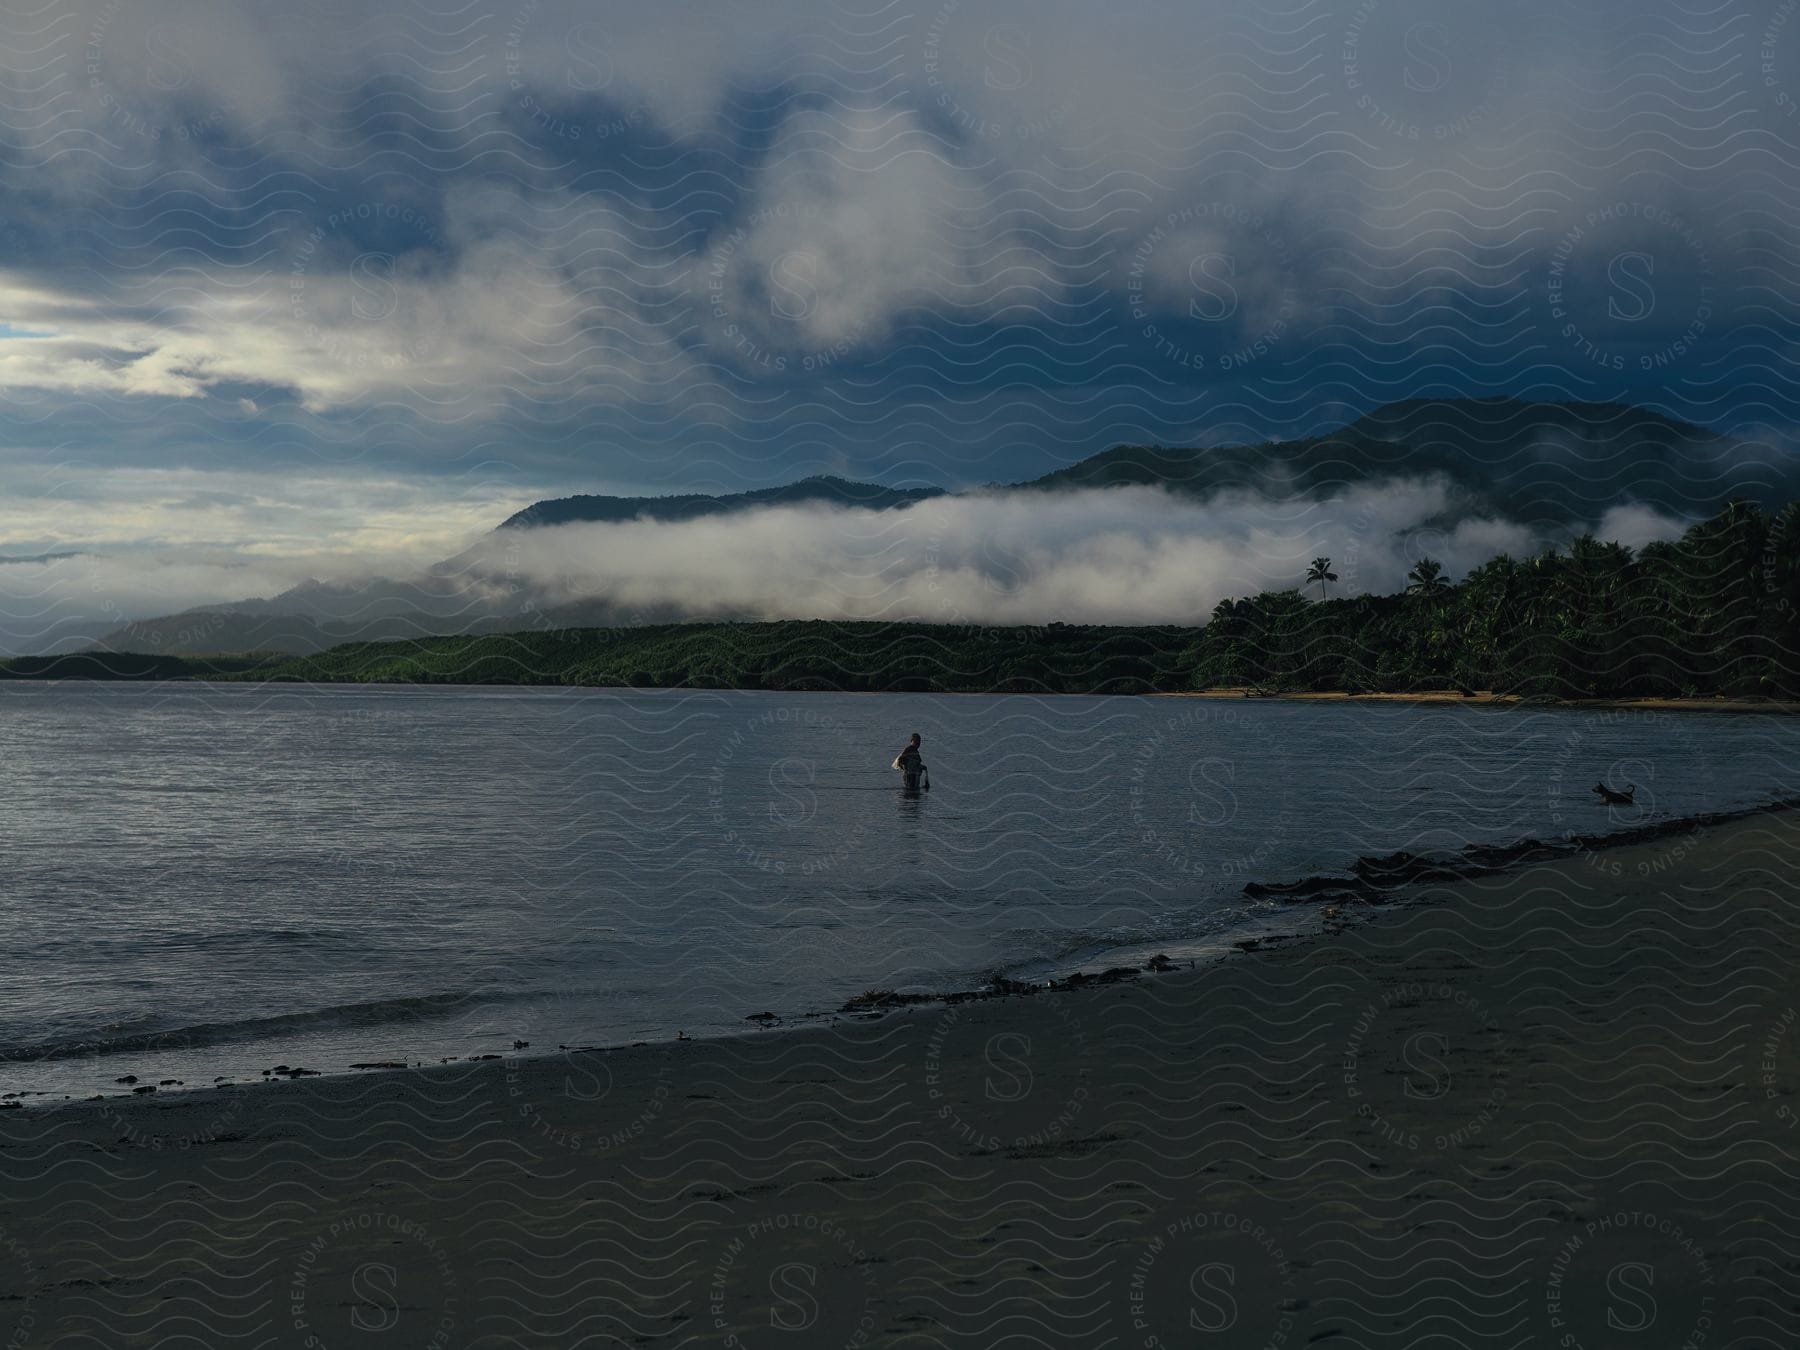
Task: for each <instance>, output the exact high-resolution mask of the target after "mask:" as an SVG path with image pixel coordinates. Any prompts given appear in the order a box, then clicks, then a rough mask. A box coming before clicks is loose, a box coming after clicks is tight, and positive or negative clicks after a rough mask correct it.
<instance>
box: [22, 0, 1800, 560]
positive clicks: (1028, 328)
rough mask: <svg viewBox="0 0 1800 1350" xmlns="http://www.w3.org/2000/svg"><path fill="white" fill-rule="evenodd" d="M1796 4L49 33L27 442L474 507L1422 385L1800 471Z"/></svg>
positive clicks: (368, 22) (121, 27)
mask: <svg viewBox="0 0 1800 1350" xmlns="http://www.w3.org/2000/svg"><path fill="white" fill-rule="evenodd" d="M1790 10H1791V6H1788V7H1785V8H1784V5H1783V4H1780V3H1777V4H1772V5H1768V6H1761V7H1758V6H1753V5H1745V6H1739V7H1727V8H1726V9H1723V10H1712V11H1707V12H1705V13H1704V14H1698V15H1696V14H1694V13H1691V12H1689V11H1686V10H1679V9H1677V8H1676V7H1674V6H1672V5H1652V6H1627V5H1623V4H1612V5H1607V6H1603V7H1599V8H1592V9H1588V10H1583V11H1580V12H1575V11H1571V10H1570V9H1569V8H1568V7H1566V6H1557V5H1553V4H1551V3H1549V2H1548V0H1531V2H1530V3H1528V4H1526V5H1524V6H1520V7H1506V8H1504V9H1502V8H1500V7H1494V6H1483V7H1477V6H1459V7H1445V6H1442V5H1440V4H1435V3H1427V2H1426V0H1339V2H1338V3H1329V4H1320V5H1312V6H1303V7H1301V8H1299V9H1279V10H1277V9H1274V8H1269V7H1258V6H1254V5H1247V4H1242V3H1233V4H1223V3H1215V4H1199V5H1195V4H1180V5H1177V4H1174V3H1163V2H1162V0H1155V2H1154V3H1145V4H1136V5H1132V6H1129V7H1126V8H1124V9H1120V8H1116V7H1114V8H1103V7H1100V6H1094V5H1091V4H1076V3H1072V2H1071V0H1061V2H1059V3H1056V4H1050V5H1045V4H1033V5H1025V4H1023V3H1021V2H1020V0H917V2H916V3H912V4H903V5H888V6H882V7H879V8H877V9H875V10H873V11H869V12H866V13H857V14H854V15H852V14H846V13H845V12H844V11H843V10H842V8H841V7H840V6H835V5H828V4H824V3H822V2H820V3H813V2H812V0H807V2H806V3H785V4H781V5H774V6H769V5H762V6H754V7H751V6H727V5H718V4H713V5H684V4H677V5H659V6H620V5H610V6H597V5H594V4H592V3H591V2H587V0H583V2H580V3H578V2H576V0H517V2H516V3H514V2H513V0H504V2H496V3H484V4H480V5H476V6H473V7H468V6H463V5H452V4H448V3H445V4H433V3H423V2H419V3H405V4H394V3H383V4H375V5H367V4H352V3H349V2H348V0H343V2H341V3H340V2H338V0H332V2H330V3H320V2H317V0H315V2H313V3H306V4H299V5H288V6H280V7H275V6H243V5H238V4H234V3H225V2H224V0H216V2H215V0H130V2H127V0H94V3H85V2H83V3H76V2H75V0H68V2H66V3H65V2H63V0H58V2H57V3H53V4H51V5H50V6H49V7H48V8H47V9H44V10H41V11H33V12H32V13H31V14H26V13H23V12H21V11H18V10H16V9H14V10H9V11H7V13H6V15H5V16H0V28H4V29H5V30H6V31H4V32H0V37H4V38H5V39H6V40H5V41H4V42H0V62H3V63H4V73H5V79H6V83H7V86H8V88H9V90H10V91H11V96H10V97H9V98H8V100H7V102H6V107H5V110H4V120H5V132H4V135H5V140H6V153H5V155H4V157H3V158H0V184H3V186H4V188H5V194H6V195H5V206H4V208H3V213H4V220H0V322H4V323H5V324H6V325H7V330H6V331H8V332H11V333H29V334H32V335H33V336H29V337H18V336H13V337H0V395H3V397H4V406H3V407H0V433H4V434H7V435H8V436H9V439H10V441H11V442H12V443H14V444H15V445H19V446H26V445H29V446H33V447H40V448H39V449H34V450H31V451H19V452H17V453H16V454H15V455H14V457H13V460H12V464H13V468H12V470H11V472H14V473H15V474H16V473H18V472H21V471H22V470H23V468H25V467H33V468H42V467H44V466H45V465H51V466H54V465H60V464H84V465H85V464H93V463H105V464H127V465H132V466H134V467H135V468H136V469H137V470H140V471H144V472H154V471H173V470H183V471H188V472H191V473H193V474H198V475H204V474H206V473H223V472H227V471H231V472H238V471H244V472H252V473H255V472H261V473H264V474H267V475H268V476H269V477H268V482H269V483H270V485H271V491H273V492H276V493H279V491H280V489H279V486H278V485H279V483H280V482H281V480H282V479H283V478H284V477H288V476H294V475H300V476H304V477H305V478H306V479H307V480H308V481H309V482H310V483H312V484H315V485H316V484H318V483H320V482H323V481H337V482H338V483H339V484H340V485H341V493H342V498H341V500H342V502H343V504H344V506H345V508H346V509H351V508H353V506H354V503H355V501H356V500H357V494H358V492H359V491H360V488H359V486H358V484H359V482H360V481H362V480H366V479H368V478H370V477H383V476H402V477H405V478H407V479H408V480H409V481H412V482H414V483H415V484H416V485H417V488H416V491H417V492H418V502H419V509H420V511H421V513H422V515H425V516H429V517H430V518H432V519H434V520H436V519H440V518H452V517H454V516H455V512H454V511H451V512H450V513H449V515H445V513H444V511H443V510H441V509H440V507H441V504H442V503H444V502H449V501H460V500H461V499H462V498H461V495H460V494H462V493H464V492H465V491H466V489H467V486H468V483H469V482H470V481H471V478H473V479H478V480H480V481H483V482H487V483H491V484H507V485H511V491H506V490H504V489H502V490H498V491H496V494H495V495H496V498H498V497H500V496H507V497H509V498H511V499H514V500H516V499H517V498H518V497H519V496H521V495H528V492H529V491H538V490H542V489H545V488H548V489H549V490H556V489H561V490H574V489H578V488H588V489H596V488H597V489H602V490H604V489H607V488H614V487H626V486H629V487H640V488H660V489H663V490H669V489H677V488H688V489H694V488H698V489H714V490H716V489H732V488H741V487H745V486H757V485H762V484H767V483H770V482H776V481H782V480H784V479H788V478H791V477H794V476H797V475H798V474H800V473H804V472H815V471H821V470H823V471H830V472H838V473H845V474H849V475H852V476H862V477H881V478H883V479H885V480H887V481H891V482H921V481H924V482H939V483H978V482H982V481H986V480H991V479H1000V480H1005V479H1010V478H1020V477H1026V476H1030V475H1032V474H1035V473H1039V472H1042V471H1044V470H1045V469H1048V468H1052V467H1055V466H1056V465H1058V464H1061V463H1067V462H1070V461H1073V460H1075V459H1078V458H1081V457H1083V456H1085V455H1088V454H1091V453H1093V452H1095V451H1097V450H1099V449H1102V448H1105V447H1106V446H1108V445H1111V444H1116V443H1119V442H1124V441H1152V440H1154V441H1162V442H1165V443H1190V444H1191V443H1196V442H1206V443H1217V442H1220V441H1229V440H1255V439H1258V438H1260V437H1262V436H1265V435H1269V434H1273V433H1281V432H1288V433H1291V432H1301V431H1316V430H1321V429H1324V428H1325V427H1328V426H1330V425H1333V424H1336V423H1339V422H1342V421H1344V420H1347V419H1348V418H1349V417H1350V416H1353V415H1354V414H1356V413H1358V412H1361V411H1363V410H1365V409H1367V408H1369V407H1371V406H1374V405H1376V404H1379V403H1383V402H1386V401H1389V400H1391V399H1396V398H1402V397H1408V396H1415V395H1421V394H1437V395H1443V394H1450V395H1459V394H1478V393H1479V394H1485V393H1494V392H1513V393H1521V394H1529V395H1532V396H1536V397H1547V398H1586V399H1620V400H1625V401H1638V402H1647V403H1650V404H1652V405H1654V406H1658V407H1662V408H1666V409H1668V410H1670V411H1673V412H1676V413H1679V414H1681V415H1684V416H1687V417H1690V418H1693V419H1695V420H1698V421H1701V422H1704V423H1707V424H1709V425H1714V426H1726V427H1733V426H1741V427H1749V428H1754V429H1755V431H1756V433H1757V435H1758V436H1759V438H1761V439H1762V440H1763V441H1764V442H1765V443H1766V444H1768V445H1772V446H1774V447H1775V448H1774V449H1773V450H1768V451H1766V452H1764V453H1766V454H1773V455H1777V456H1779V455H1784V454H1785V453H1786V450H1785V448H1784V447H1785V444H1786V440H1787V437H1788V435H1789V430H1790V428H1791V427H1792V425H1793V423H1794V420H1795V411H1794V398H1793V389H1792V387H1791V382H1790V378H1789V375H1788V371H1787V367H1788V356H1789V353H1790V352H1791V350H1792V348H1793V343H1794V339H1795V331H1794V323H1793V310H1794V304H1795V301H1796V298H1797V297H1796V295H1795V286H1794V283H1793V281H1792V278H1793V277H1794V276H1795V275H1796V272H1797V268H1796V263H1797V262H1800V256H1797V252H1800V251H1797V250H1796V247H1795V244H1796V240H1795V237H1794V231H1795V226H1794V223H1793V222H1794V221H1795V220H1796V219H1800V215H1796V213H1795V212H1794V210H1793V209H1792V208H1793V206H1794V203H1793V202H1792V201H1791V200H1790V199H1791V198H1792V197H1793V196H1794V195H1795V194H1796V191H1800V189H1796V187H1795V181H1794V179H1793V175H1792V174H1791V172H1790V171H1789V167H1788V165H1789V159H1790V158H1791V155H1790V152H1789V150H1788V147H1789V146H1790V145H1791V143H1792V138H1793V136H1794V134H1795V133H1796V130H1797V129H1800V120H1797V119H1796V117H1795V115H1794V110H1795V102H1794V99H1795V97H1796V94H1800V60H1797V59H1796V52H1797V49H1800V42H1797V41H1796V32H1795V24H1794V23H1793V21H1792V17H1791V13H1790ZM190 486H191V487H192V489H193V490H194V491H201V490H204V489H203V487H202V485H200V484H199V483H195V484H192V485H190ZM319 490H320V489H318V488H317V487H316V486H314V487H309V488H308V490H307V491H308V493H315V492H317V491H319ZM310 499H311V498H310V497H309V500H310ZM499 514H503V512H499ZM1594 514H1595V515H1596V517H1597V516H1598V514H1599V512H1595V513H1594ZM67 524H68V522H62V525H63V526H64V528H59V529H57V530H53V531H39V533H41V534H45V535H49V534H55V535H57V536H58V537H65V536H67V535H69V534H71V533H75V534H81V535H82V536H83V537H84V538H85V539H86V540H87V541H88V542H91V543H95V544H97V545H104V544H105V543H106V542H107V541H109V540H111V541H126V542H133V541H135V542H144V541H145V540H146V539H150V538H152V536H151V535H148V534H146V533H144V526H143V524H142V522H141V520H140V519H139V518H138V517H137V516H135V515H134V514H133V512H132V510H131V509H130V504H129V503H127V502H124V501H123V500H119V501H115V502H113V503H111V504H109V505H107V506H103V507H101V508H99V509H98V510H97V511H96V513H95V516H94V517H93V518H92V519H91V521H84V522H83V526H84V528H83V529H80V530H74V531H71V530H70V529H68V528H66V526H67ZM181 533H182V532H181V530H180V529H173V530H172V531H171V530H168V529H165V530H163V532H162V533H161V534H159V535H155V536H154V542H157V543H158V544H159V546H160V545H161V544H162V543H167V542H169V541H170V540H171V539H176V538H177V537H178V536H180V535H181ZM209 542H212V543H217V544H220V545H222V546H226V547H229V546H231V544H232V541H231V540H229V539H224V538H213V539H211V540H210V541H209ZM239 542H242V541H239Z"/></svg>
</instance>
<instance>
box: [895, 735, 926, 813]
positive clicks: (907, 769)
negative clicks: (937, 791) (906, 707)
mask: <svg viewBox="0 0 1800 1350" xmlns="http://www.w3.org/2000/svg"><path fill="white" fill-rule="evenodd" d="M921 743H922V742H921V739H920V736H919V733H918V732H916V731H915V732H913V734H912V739H911V740H910V741H908V742H907V743H906V745H905V747H904V748H903V749H902V750H901V751H900V753H899V754H897V755H895V756H894V767H895V768H896V769H898V770H899V771H900V788H901V791H903V792H904V793H906V794H907V795H908V796H915V797H916V796H917V795H918V793H919V789H920V787H921V786H923V787H924V789H925V791H927V792H929V791H931V776H930V774H929V772H928V771H927V770H926V768H925V761H924V759H923V758H922V757H921V756H920V754H919V746H920V744H921Z"/></svg>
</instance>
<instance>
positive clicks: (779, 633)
mask: <svg viewBox="0 0 1800 1350" xmlns="http://www.w3.org/2000/svg"><path fill="white" fill-rule="evenodd" d="M1338 579H1339V578H1338V575H1337V573H1336V572H1335V571H1333V564H1332V560H1331V559H1330V558H1325V557H1321V558H1315V559H1314V560H1313V562H1312V564H1311V566H1310V567H1309V568H1308V569H1307V571H1306V573H1305V576H1304V577H1303V578H1300V579H1297V581H1296V585H1295V586H1294V587H1293V588H1291V589H1287V590H1280V591H1265V592H1263V593H1261V594H1259V595H1253V596H1248V597H1245V598H1242V599H1229V600H1222V601H1220V602H1219V604H1218V605H1216V606H1215V607H1214V609H1213V611H1212V616H1211V619H1210V620H1209V621H1208V622H1207V623H1206V624H1205V625H1204V626H1202V627H1182V626H1175V625H1172V626H1167V627H1157V626H1138V627H1109V626H1088V625H1072V624H1061V623H1053V624H1048V625H1045V626H1041V627H984V626H979V625H969V624H931V623H881V622H858V623H848V622H846V623H840V622H835V621H826V620H813V621H785V622H777V623H690V624H663V625H656V626H646V627H627V628H568V629H554V630H547V631H535V632H527V633H502V634H483V635H472V636H462V637H427V638H416V639H409V640H405V641H399V642H359V643H349V644H345V645H343V646H339V647H333V648H331V649H330V650H328V651H324V652H320V653H318V654H316V655H312V656H302V657H282V656H269V655H263V656H256V655H228V656H218V657H198V658H177V657H143V656H132V655H128V654H114V653H105V652H86V653H80V654H77V655H69V656H59V657H26V658H16V659H14V660H12V661H8V662H4V663H0V678H5V677H8V676H10V677H12V678H29V679H58V678H65V679H66V678H92V679H152V680H154V679H172V678H184V677H185V678H196V679H238V680H283V681H301V682H327V683H336V682H344V681H356V682H366V683H388V682H405V683H416V684H563V685H605V686H633V687H639V688H688V689H767V690H779V691H801V690H834V689H835V690H856V691H890V692H920V693H933V692H935V693H1021V694H1045V693H1058V694H1141V693H1151V692H1158V691H1176V690H1184V689H1195V688H1216V687H1221V686H1225V687H1249V688H1253V689H1257V690H1262V691H1264V692H1269V693H1276V692H1289V691H1299V690H1344V691H1348V692H1351V693H1358V692H1391V693H1404V692H1410V691H1418V690H1425V689H1446V688H1461V689H1464V690H1467V691H1471V692H1472V691H1475V690H1492V691H1494V692H1496V693H1503V694H1518V695H1526V696H1534V695H1535V696H1547V697H1554V698H1596V697H1624V696H1633V697H1705V696H1713V695H1730V696H1737V697H1746V696H1753V697H1781V698H1790V699H1800V505H1791V506H1789V507H1787V508H1786V509H1784V510H1783V511H1781V512H1779V513H1778V514H1775V515H1772V516H1771V515H1769V514H1766V513H1764V512H1763V511H1761V510H1759V509H1758V508H1757V507H1755V506H1753V505H1750V504H1749V503H1746V502H1737V501H1734V502H1731V503H1729V504H1728V505H1727V506H1725V507H1724V508H1723V509H1722V510H1720V511H1719V512H1718V513H1717V514H1715V515H1713V516H1712V517H1710V518H1709V519H1707V520H1704V521H1701V522H1699V523H1698V524H1696V525H1694V526H1693V527H1692V528H1690V529H1689V530H1688V531H1687V532H1686V533H1685V534H1684V535H1683V536H1682V537H1681V538H1680V539H1676V540H1672V541H1669V542H1665V543H1653V544H1649V545H1646V546H1645V547H1644V548H1642V549H1638V550H1635V551H1634V550H1632V549H1629V548H1626V547H1624V546H1622V545H1619V544H1616V543H1602V542H1600V541H1599V540H1596V539H1594V538H1592V537H1591V536H1583V537H1581V538H1578V539H1576V540H1574V541H1573V543H1572V544H1570V546H1569V547H1568V548H1566V549H1547V550H1545V551H1544V552H1542V553H1539V554H1536V555H1534V556H1532V557H1528V558H1513V557H1509V556H1506V555H1504V554H1503V555H1501V556H1499V557H1496V558H1493V559H1490V560H1489V561H1488V562H1486V563H1484V564H1482V565H1481V566H1479V567H1477V568H1475V569H1474V570H1473V571H1472V572H1470V573H1469V574H1468V576H1466V577H1464V578H1463V579H1462V580H1461V581H1460V582H1454V583H1453V582H1451V581H1450V580H1449V579H1448V578H1447V577H1446V576H1445V574H1444V569H1443V567H1442V566H1441V564H1440V563H1439V562H1438V561H1437V560H1435V559H1432V558H1421V559H1419V560H1418V561H1417V563H1416V564H1415V565H1414V567H1413V568H1412V571H1411V574H1410V575H1409V577H1408V579H1407V586H1406V589H1405V590H1404V591H1403V592H1401V593H1399V594H1395V595H1354V596H1337V595H1333V594H1332V593H1331V589H1330V588H1331V586H1332V585H1333V583H1336V582H1337V581H1338ZM1314 587H1316V588H1317V598H1313V596H1312V595H1311V594H1309V593H1308V592H1310V591H1311V590H1312V588H1314Z"/></svg>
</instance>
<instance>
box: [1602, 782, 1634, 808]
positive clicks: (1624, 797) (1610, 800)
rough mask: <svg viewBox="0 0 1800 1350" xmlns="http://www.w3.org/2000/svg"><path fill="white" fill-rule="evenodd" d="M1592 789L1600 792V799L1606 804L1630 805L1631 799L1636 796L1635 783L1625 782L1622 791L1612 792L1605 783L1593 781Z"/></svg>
mask: <svg viewBox="0 0 1800 1350" xmlns="http://www.w3.org/2000/svg"><path fill="white" fill-rule="evenodd" d="M1594 791H1595V792H1598V793H1599V794H1600V800H1601V801H1603V802H1605V803H1606V804H1607V805H1608V806H1630V805H1631V799H1632V798H1633V797H1635V796H1637V784H1636V783H1627V784H1626V785H1625V790H1624V791H1623V792H1614V791H1613V790H1612V789H1611V788H1609V787H1608V786H1606V784H1605V783H1595V784H1594Z"/></svg>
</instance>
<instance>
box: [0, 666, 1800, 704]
mask: <svg viewBox="0 0 1800 1350" xmlns="http://www.w3.org/2000/svg"><path fill="white" fill-rule="evenodd" d="M170 659H171V658H157V660H158V661H159V662H161V663H166V662H167V661H169V660H170ZM175 659H180V660H185V661H187V662H189V663H191V664H192V665H195V666H203V665H205V664H206V658H203V657H191V658H175ZM164 683H169V684H221V685H223V684H258V685H286V686H294V685H312V686H318V687H324V686H332V687H347V686H360V687H363V688H369V689H382V688H401V689H508V688H511V689H608V690H614V691H619V692H625V693H648V692H651V691H661V690H670V691H673V690H681V691H685V692H688V693H735V694H769V695H776V696H781V697H789V696H799V697H805V696H808V695H812V694H854V695H858V696H865V697H866V696H884V695H921V694H925V695H932V696H935V697H946V696H954V697H958V698H969V697H973V698H1200V699H1216V700H1229V701H1234V702H1235V701H1241V700H1244V699H1249V700H1252V701H1254V702H1271V703H1420V704H1434V705H1451V706H1464V707H1469V706H1473V707H1484V708H1492V707H1504V708H1535V709H1546V708H1568V709H1575V710H1606V709H1622V710H1627V711H1641V712H1711V713H1777V714H1794V713H1800V701H1796V700H1793V699H1773V698H1769V699H1764V698H1754V697H1745V696H1742V695H1738V696H1732V695H1724V694H1721V695H1717V696H1713V697H1705V698H1656V697H1650V696H1644V697H1614V698H1565V697H1561V696H1557V695H1551V694H1508V693H1498V692H1496V691H1494V690H1492V689H1478V690H1475V691H1473V692H1471V693H1467V694H1465V693H1463V692H1462V691H1461V690H1457V689H1417V690H1411V691H1401V690H1395V691H1379V692H1377V691H1355V692H1352V691H1350V690H1347V689H1293V690H1262V689H1257V688H1255V687H1253V686H1247V685H1222V686H1213V687H1209V688H1205V689H1131V690H1122V689H1096V690H1062V689H835V688H818V687H812V688H793V689H768V688H761V687H758V686H756V685H751V684H733V685H716V684H644V685H634V684H611V683H591V684H590V683H569V682H567V681H563V680H556V679H548V678H545V679H510V680H493V679H489V680H405V679H380V680H359V679H355V678H351V677H347V676H346V677H330V676H327V677H324V678H319V679H312V680H305V679H298V678H295V677H294V676H292V675H289V674H270V675H268V676H261V677H259V673H258V671H257V670H256V669H255V668H253V667H246V668H245V669H242V670H239V671H219V670H193V671H179V672H177V671H172V670H170V669H168V668H167V667H166V664H165V665H164V666H163V668H161V669H158V670H156V671H154V673H152V672H150V671H142V672H132V671H123V670H122V671H119V672H116V673H112V672H90V671H84V672H83V673H81V674H77V675H40V674H30V675H27V674H19V673H13V672H7V671H0V684H164Z"/></svg>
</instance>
